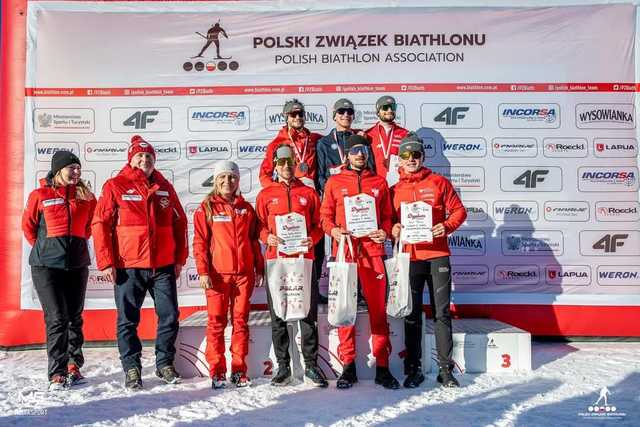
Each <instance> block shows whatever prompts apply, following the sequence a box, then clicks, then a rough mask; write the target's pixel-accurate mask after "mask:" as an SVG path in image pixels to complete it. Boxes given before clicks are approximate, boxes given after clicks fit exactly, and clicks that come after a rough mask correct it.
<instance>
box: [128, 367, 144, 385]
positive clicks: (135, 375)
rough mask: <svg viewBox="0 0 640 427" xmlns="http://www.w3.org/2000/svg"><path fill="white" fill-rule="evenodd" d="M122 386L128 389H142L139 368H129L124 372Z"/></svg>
mask: <svg viewBox="0 0 640 427" xmlns="http://www.w3.org/2000/svg"><path fill="white" fill-rule="evenodd" d="M124 386H125V387H126V388H128V389H129V390H141V389H142V376H141V375H140V368H131V369H129V370H128V371H127V372H126V375H125V379H124Z"/></svg>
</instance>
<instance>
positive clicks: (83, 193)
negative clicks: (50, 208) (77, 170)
mask: <svg viewBox="0 0 640 427" xmlns="http://www.w3.org/2000/svg"><path fill="white" fill-rule="evenodd" d="M59 180H60V171H58V173H56V174H55V175H54V176H53V179H52V180H51V182H52V183H53V186H54V187H63V186H64V185H61V184H60V182H59ZM76 198H78V199H80V200H93V199H95V196H94V195H93V193H92V192H91V189H89V186H88V185H87V183H86V182H84V181H83V180H82V179H79V180H78V183H77V184H76Z"/></svg>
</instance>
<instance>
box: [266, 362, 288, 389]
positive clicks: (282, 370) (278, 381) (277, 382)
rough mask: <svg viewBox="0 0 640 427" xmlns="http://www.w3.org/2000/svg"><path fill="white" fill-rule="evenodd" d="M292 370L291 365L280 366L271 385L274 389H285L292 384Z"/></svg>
mask: <svg viewBox="0 0 640 427" xmlns="http://www.w3.org/2000/svg"><path fill="white" fill-rule="evenodd" d="M291 381H293V378H292V377H291V368H290V367H289V365H288V364H287V365H278V372H277V373H276V375H275V376H274V377H273V378H271V385H272V386H274V387H283V386H286V385H289V384H291Z"/></svg>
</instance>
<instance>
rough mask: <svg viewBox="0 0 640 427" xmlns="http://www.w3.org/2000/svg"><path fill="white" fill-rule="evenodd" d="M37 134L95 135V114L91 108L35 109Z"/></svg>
mask: <svg viewBox="0 0 640 427" xmlns="http://www.w3.org/2000/svg"><path fill="white" fill-rule="evenodd" d="M33 129H34V131H35V132H36V133H93V132H94V130H95V113H94V111H93V110H92V109H90V108H35V109H34V110H33Z"/></svg>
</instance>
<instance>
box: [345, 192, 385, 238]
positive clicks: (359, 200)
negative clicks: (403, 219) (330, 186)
mask: <svg viewBox="0 0 640 427" xmlns="http://www.w3.org/2000/svg"><path fill="white" fill-rule="evenodd" d="M344 217H345V219H346V222H347V230H348V231H350V232H351V233H352V234H353V235H354V236H355V237H364V236H367V235H369V233H371V232H372V231H376V230H378V215H377V214H376V199H374V198H373V197H372V196H370V195H368V194H364V193H360V194H356V195H355V196H352V197H345V198H344Z"/></svg>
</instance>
